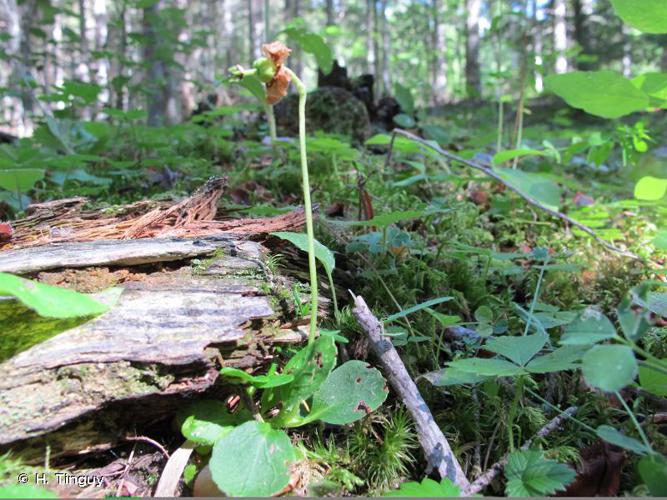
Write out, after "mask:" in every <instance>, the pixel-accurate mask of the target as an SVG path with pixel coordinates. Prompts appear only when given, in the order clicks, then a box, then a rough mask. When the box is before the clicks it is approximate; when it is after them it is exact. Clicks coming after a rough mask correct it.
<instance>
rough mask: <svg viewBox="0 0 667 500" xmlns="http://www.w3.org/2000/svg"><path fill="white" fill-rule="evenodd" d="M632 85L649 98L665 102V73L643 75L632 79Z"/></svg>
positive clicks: (666, 93) (666, 88)
mask: <svg viewBox="0 0 667 500" xmlns="http://www.w3.org/2000/svg"><path fill="white" fill-rule="evenodd" d="M632 83H633V84H634V85H635V86H636V87H637V88H638V89H640V90H641V91H642V92H644V93H646V94H648V95H649V96H651V97H655V98H657V99H662V100H667V73H644V74H643V75H639V76H637V77H635V78H633V79H632Z"/></svg>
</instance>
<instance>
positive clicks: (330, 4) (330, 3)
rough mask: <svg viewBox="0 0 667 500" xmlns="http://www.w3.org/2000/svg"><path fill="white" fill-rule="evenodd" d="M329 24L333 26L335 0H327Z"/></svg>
mask: <svg viewBox="0 0 667 500" xmlns="http://www.w3.org/2000/svg"><path fill="white" fill-rule="evenodd" d="M326 9H327V26H333V25H334V24H335V22H334V4H333V0H327V7H326Z"/></svg>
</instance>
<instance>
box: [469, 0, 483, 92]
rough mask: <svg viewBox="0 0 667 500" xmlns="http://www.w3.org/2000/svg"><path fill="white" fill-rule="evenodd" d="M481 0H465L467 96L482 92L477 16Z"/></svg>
mask: <svg viewBox="0 0 667 500" xmlns="http://www.w3.org/2000/svg"><path fill="white" fill-rule="evenodd" d="M481 4H482V2H481V0H466V12H467V17H466V70H465V75H466V91H467V95H468V97H472V98H477V97H480V96H481V94H482V82H481V77H480V69H479V16H480V10H481Z"/></svg>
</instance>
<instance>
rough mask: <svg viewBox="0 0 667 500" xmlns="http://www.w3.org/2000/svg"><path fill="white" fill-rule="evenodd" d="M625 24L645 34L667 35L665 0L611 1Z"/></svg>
mask: <svg viewBox="0 0 667 500" xmlns="http://www.w3.org/2000/svg"><path fill="white" fill-rule="evenodd" d="M611 4H612V5H613V6H614V10H615V11H616V14H618V17H620V18H621V19H623V22H624V23H627V24H629V25H630V26H632V27H633V28H636V29H638V30H639V31H643V32H644V33H667V2H665V0H611Z"/></svg>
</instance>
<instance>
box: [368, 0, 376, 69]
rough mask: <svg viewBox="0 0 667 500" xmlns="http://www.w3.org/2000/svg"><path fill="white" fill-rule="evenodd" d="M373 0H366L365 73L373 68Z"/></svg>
mask: <svg viewBox="0 0 667 500" xmlns="http://www.w3.org/2000/svg"><path fill="white" fill-rule="evenodd" d="M374 4H375V0H366V73H373V70H374V69H375V52H374V49H375V44H374V43H373V30H374V24H373V11H374V10H375V9H374V7H373V5H374Z"/></svg>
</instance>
